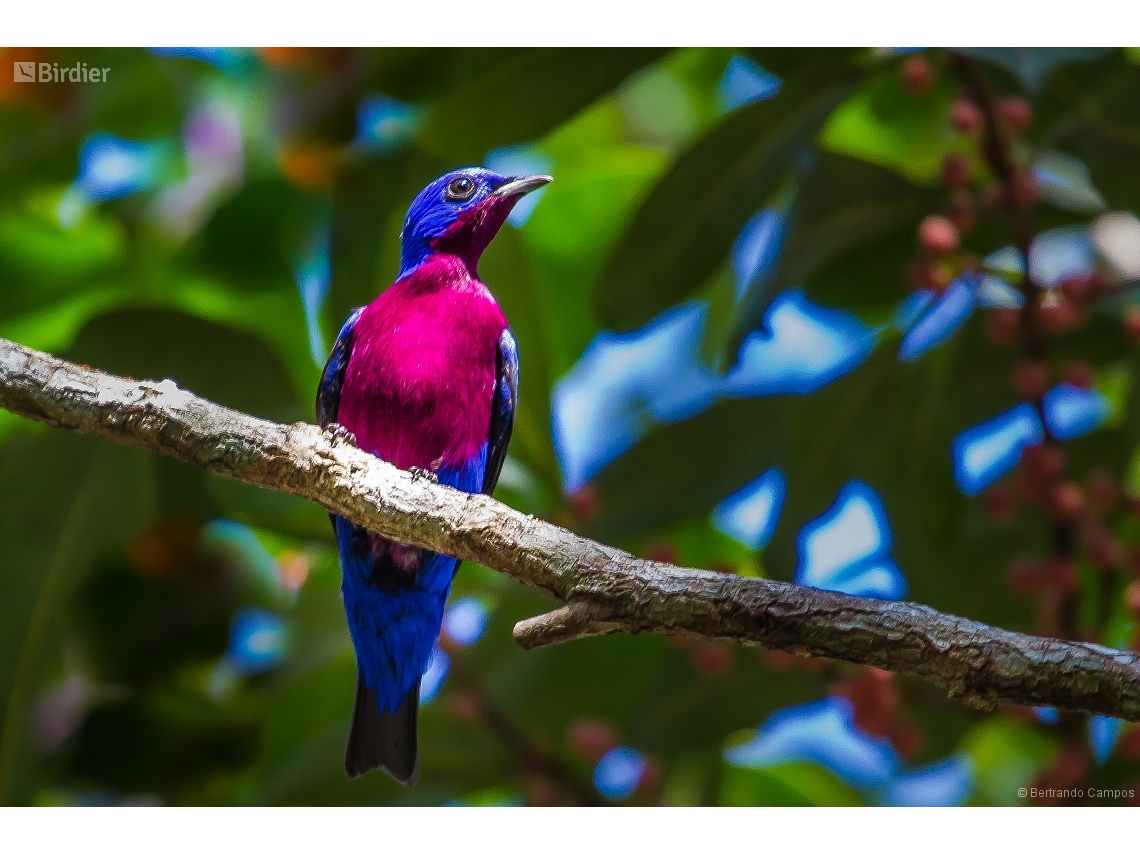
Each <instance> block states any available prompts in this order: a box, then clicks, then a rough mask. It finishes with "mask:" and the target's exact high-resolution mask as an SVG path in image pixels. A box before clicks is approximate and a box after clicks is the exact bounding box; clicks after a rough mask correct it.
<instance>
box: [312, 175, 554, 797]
mask: <svg viewBox="0 0 1140 855" xmlns="http://www.w3.org/2000/svg"><path fill="white" fill-rule="evenodd" d="M550 180H551V179H550V178H549V177H548V176H545V175H531V176H526V177H522V178H511V177H504V176H501V175H496V174H495V173H494V172H490V171H488V170H486V169H480V168H476V167H472V168H468V169H460V170H457V171H455V172H449V173H448V174H446V175H444V176H442V177H441V178H438V179H436V180H435V181H433V182H432V183H431V184H429V185H428V186H427V187H425V188H424V189H423V190H422V191H421V192H420V194H419V195H418V196H416V198H415V200H414V201H413V202H412V205H411V208H409V209H408V216H407V219H406V220H405V221H404V229H403V231H402V232H401V234H400V240H401V254H400V275H399V277H398V278H397V279H396V282H395V283H394V284H393V285H392V286H391V287H390V288H388V289H387V290H385V291H384V292H383V293H382V294H381V295H380V296H379V297H377V298H376V299H375V300H373V301H372V302H371V303H370V304H368V305H367V306H364V307H363V308H360V309H357V310H355V311H354V312H353V313H352V314H351V315H350V316H349V318H348V320H347V321H346V322H345V324H344V327H343V328H342V329H341V331H340V335H339V336H337V340H336V344H335V345H333V349H332V353H331V354H330V356H329V359H328V363H327V364H326V365H325V370H324V373H323V374H322V376H321V384H320V388H319V389H318V391H317V420H318V421H319V422H320V424H321V426H322V427H324V428H325V429H326V432H328V433H329V434H330V436H332V437H333V438H334V440H335V439H338V438H341V439H347V440H348V441H354V442H355V443H356V445H357V446H358V447H359V448H361V449H363V450H364V451H367V452H369V453H371V454H375V455H376V456H377V457H380V458H382V459H384V460H387V461H388V462H389V463H392V464H394V465H395V466H398V467H400V468H402V469H410V470H412V471H413V472H417V473H419V474H421V475H426V476H428V477H431V478H433V479H435V480H438V482H439V483H441V484H447V485H448V486H451V487H454V488H456V489H458V490H464V491H466V492H468V493H487V494H490V493H491V492H492V491H493V490H494V489H495V483H496V482H497V481H498V479H499V472H500V471H501V470H502V467H503V460H504V459H505V457H506V453H507V443H508V442H509V440H510V437H511V427H512V425H513V423H514V417H515V403H516V398H517V395H518V352H517V349H516V345H515V339H514V336H513V335H511V331H510V329H509V328H508V327H507V321H506V318H504V317H503V313H502V310H501V309H500V308H499V305H498V303H496V302H495V298H494V296H492V294H491V292H490V290H488V288H487V286H486V285H484V284H483V283H482V282H481V281H480V280H479V273H478V264H479V257H480V256H481V255H482V253H483V250H485V249H486V248H487V245H488V244H489V243H490V242H491V239H492V238H494V236H495V235H496V233H497V232H498V231H499V229H500V227H502V225H503V223H504V222H505V221H506V219H507V215H508V214H510V212H511V209H512V208H513V207H514V206H515V203H516V202H517V201H518V200H519V199H520V198H521V197H522V196H523V195H524V194H526V193H529V192H530V191H532V190H536V189H538V188H539V187H542V186H543V185H545V184H547V183H548V182H549V181H550ZM332 524H333V530H334V532H335V534H336V540H337V548H338V552H339V555H340V566H341V576H342V581H341V595H342V597H343V599H344V611H345V615H346V616H347V618H348V628H349V633H350V634H351V636H352V644H353V647H354V648H355V650H356V674H357V677H356V702H355V706H354V708H353V713H352V724H351V726H350V730H349V735H348V745H347V747H346V749H345V755H344V768H345V771H346V772H347V773H348V775H349V777H350V778H355V777H357V776H358V775H363V774H364V773H365V772H367V771H368V770H370V769H374V768H376V767H380V768H382V769H384V770H385V771H386V772H388V774H390V775H391V776H392V777H393V778H395V779H396V780H398V781H400V782H402V783H404V784H406V785H408V786H411V785H412V784H414V783H415V782H416V780H417V779H418V778H419V759H418V752H417V745H416V716H417V712H418V709H419V689H420V678H421V677H422V676H423V673H424V670H425V669H426V668H427V666H428V663H429V661H430V659H431V655H432V649H433V647H434V646H435V643H436V640H437V639H438V638H439V631H440V624H441V623H442V621H443V608H444V603H445V601H446V600H447V594H448V590H449V589H450V587H451V580H452V578H453V577H454V575H455V571H456V568H457V567H458V565H459V562H458V560H457V559H455V558H452V557H450V556H447V555H440V554H438V553H435V552H429V551H427V550H424V549H419V548H417V547H414V546H407V545H405V544H401V543H396V542H394V541H391V540H388V539H387V538H384V537H380V536H379V535H377V534H374V533H372V532H369V531H367V530H366V529H363V528H361V527H360V526H357V525H353V524H352V523H350V522H349V521H348V520H346V519H344V518H343V517H340V516H336V515H332Z"/></svg>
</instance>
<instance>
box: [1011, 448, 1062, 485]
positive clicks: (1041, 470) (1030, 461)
mask: <svg viewBox="0 0 1140 855" xmlns="http://www.w3.org/2000/svg"><path fill="white" fill-rule="evenodd" d="M1021 459H1022V461H1023V462H1024V463H1025V465H1026V468H1028V470H1029V471H1030V472H1032V473H1033V474H1034V475H1035V476H1037V477H1039V478H1042V479H1044V480H1046V481H1050V480H1052V479H1054V478H1056V477H1057V476H1058V475H1060V474H1061V473H1062V472H1063V471H1064V470H1065V454H1064V452H1062V451H1061V449H1059V448H1058V447H1057V446H1055V445H1031V446H1029V447H1028V448H1027V449H1025V451H1024V452H1023V453H1022V455H1021Z"/></svg>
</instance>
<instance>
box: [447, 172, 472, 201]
mask: <svg viewBox="0 0 1140 855" xmlns="http://www.w3.org/2000/svg"><path fill="white" fill-rule="evenodd" d="M474 195H475V182H474V181H472V180H471V179H470V178H466V177H461V178H453V179H452V180H451V181H450V183H448V185H447V198H448V199H450V200H451V201H453V202H466V201H467V200H468V199H470V198H471V197H472V196H474Z"/></svg>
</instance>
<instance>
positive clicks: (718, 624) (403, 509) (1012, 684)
mask: <svg viewBox="0 0 1140 855" xmlns="http://www.w3.org/2000/svg"><path fill="white" fill-rule="evenodd" d="M0 406H2V407H4V408H5V409H8V410H10V411H12V412H14V413H16V414H18V415H21V416H24V417H26V418H30V419H35V420H37V421H40V422H44V423H46V424H49V425H52V426H54V427H62V428H66V429H69V430H74V431H78V432H80V433H84V434H88V435H91V436H97V437H101V438H103V439H106V440H110V441H112V442H118V443H122V444H125V445H131V446H134V447H136V448H144V449H148V450H150V451H154V452H158V453H159V454H165V455H168V456H170V457H175V458H177V459H179V460H182V461H185V462H186V463H190V464H192V465H194V466H199V467H202V468H203V469H207V470H209V471H211V472H215V473H218V474H220V475H225V476H227V477H230V478H235V479H237V480H240V481H245V482H247V483H250V484H256V485H258V486H261V487H265V488H268V489H271V490H279V491H281V492H285V493H290V494H292V495H295V496H301V497H303V498H306V499H309V500H311V501H314V502H316V503H318V504H320V505H321V506H323V507H324V508H326V509H328V510H329V511H333V512H335V513H338V514H343V515H344V516H345V517H347V518H349V519H351V520H352V521H353V522H356V523H359V524H361V525H364V526H367V527H368V528H370V529H372V530H373V531H376V532H379V533H380V534H383V535H385V536H387V537H391V538H393V539H396V540H400V541H404V542H406V543H410V544H414V545H416V546H420V547H425V548H428V549H432V550H436V551H439V552H445V553H448V554H451V555H454V556H457V557H459V558H462V559H465V560H470V561H476V562H478V563H480V564H483V565H486V566H487V567H491V568H493V569H495V570H498V571H499V572H501V573H504V574H506V575H508V576H510V577H512V578H513V579H516V580H518V581H519V582H522V583H524V584H526V585H529V586H531V587H533V588H536V589H538V590H539V591H542V592H545V593H547V594H549V595H550V596H552V597H555V598H557V599H559V600H561V601H563V602H564V603H566V605H565V606H563V607H562V608H559V609H556V610H555V611H553V612H551V613H549V614H545V615H540V616H538V617H536V618H531V619H529V620H525V621H522V622H520V623H519V624H518V626H516V627H515V638H516V639H517V640H518V642H519V643H520V644H521V645H522V646H523V647H526V648H535V647H540V646H542V645H544V644H552V643H558V642H563V641H568V640H571V639H575V638H583V637H586V636H592V635H605V634H611V633H619V632H625V633H637V632H656V633H662V634H671V635H690V636H696V637H701V638H709V639H722V640H725V641H734V642H739V643H744V644H754V645H759V646H761V647H765V648H768V649H771V650H782V651H787V652H790V653H797V654H802V655H807V656H818V657H825V658H829V659H836V660H841V661H845V662H853V663H858V664H862V665H873V666H875V667H878V668H884V669H888V670H891V671H898V672H902V673H906V674H912V675H916V676H918V677H921V678H924V679H926V680H929V681H930V682H932V683H935V684H937V685H939V686H942V687H943V688H945V689H947V690H948V692H949V694H950V695H951V696H952V697H957V698H960V699H961V700H962V701H964V702H966V703H968V704H970V705H972V706H976V707H980V708H991V707H993V706H995V705H997V704H1001V703H1011V704H1025V705H1049V706H1055V707H1058V708H1061V709H1070V710H1081V711H1086V712H1090V713H1103V714H1106V715H1113V716H1119V717H1121V718H1125V719H1130V720H1132V721H1140V656H1137V655H1136V654H1133V653H1127V652H1122V651H1118V650H1111V649H1108V648H1105V647H1101V646H1099V645H1096V644H1084V643H1077V642H1067V641H1059V640H1054V639H1047V638H1038V637H1034V636H1029V635H1023V634H1020V633H1016V632H1010V631H1007V630H1003V629H998V628H995V627H991V626H987V625H985V624H981V623H977V622H974V621H971V620H966V619H964V618H960V617H954V616H952V615H947V614H942V613H940V612H938V611H935V610H934V609H931V608H928V607H926V606H922V605H917V604H915V603H905V602H904V603H894V602H883V601H880V600H873V599H866V598H860V597H850V596H846V595H844V594H837V593H832V592H828V591H819V590H815V589H812V588H805V587H801V586H798V585H792V584H788V583H786V582H775V581H770V580H766V579H749V578H742V577H738V576H733V575H730V574H724V573H712V572H708V571H706V570H695V569H689V568H681V567H674V566H671V565H669V564H664V563H661V562H657V561H647V560H642V559H638V558H635V557H633V556H632V555H629V554H628V553H626V552H623V551H621V550H618V549H614V548H612V547H609V546H605V545H603V544H600V543H596V542H594V541H591V540H588V539H586V538H583V537H580V536H578V535H576V534H574V533H572V532H570V531H567V530H566V529H563V528H559V527H558V526H555V525H553V524H551V523H549V522H546V521H544V520H540V519H535V518H534V517H531V516H528V515H526V514H522V513H520V512H518V511H516V510H513V509H512V508H509V507H507V506H506V505H503V504H501V503H500V502H497V501H495V500H494V499H492V498H489V497H487V496H482V495H469V494H466V493H462V492H458V491H456V490H452V489H450V488H448V487H443V486H440V485H438V484H435V483H433V482H432V481H430V480H428V479H426V478H422V477H416V476H414V475H412V474H410V473H408V472H404V471H401V470H399V469H396V468H395V467H393V466H391V465H389V464H387V463H385V462H383V461H381V460H378V459H376V458H375V457H372V456H371V455H369V454H366V453H365V452H362V451H360V450H359V449H356V448H353V447H351V446H347V445H344V444H334V443H333V442H331V441H330V440H329V439H328V437H326V436H325V434H323V433H322V431H321V430H320V429H319V428H317V427H315V426H314V425H310V424H304V423H297V424H293V425H280V424H274V423H272V422H267V421H263V420H262V419H257V418H254V417H252V416H249V415H245V414H244V413H239V412H236V411H234V410H230V409H227V408H225V407H221V406H219V405H217V404H213V403H211V402H209V401H206V400H204V399H202V398H199V397H196V396H195V395H192V394H191V393H189V392H186V391H184V390H182V389H180V388H178V386H177V385H175V384H174V383H173V382H172V381H170V380H164V381H162V382H160V383H159V382H150V381H143V382H135V381H132V380H127V379H124V378H121V377H115V376H112V375H109V374H105V373H103V372H101V371H97V370H93V369H90V368H87V367H82V366H78V365H74V364H72V363H69V362H65V361H63V360H60V359H57V358H55V357H53V356H50V355H48V354H44V353H40V352H38V351H34V350H31V349H29V348H25V347H22V346H20V345H17V344H13V343H12V342H8V341H5V340H3V339H0Z"/></svg>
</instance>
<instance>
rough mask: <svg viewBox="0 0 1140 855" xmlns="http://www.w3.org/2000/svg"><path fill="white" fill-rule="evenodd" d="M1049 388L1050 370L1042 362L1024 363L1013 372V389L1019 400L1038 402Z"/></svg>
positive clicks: (1030, 361) (1031, 361)
mask: <svg viewBox="0 0 1140 855" xmlns="http://www.w3.org/2000/svg"><path fill="white" fill-rule="evenodd" d="M1048 388H1049V369H1048V367H1047V366H1046V365H1045V363H1044V362H1041V361H1040V360H1029V361H1026V362H1022V363H1021V364H1020V365H1018V366H1017V368H1016V369H1014V372H1013V389H1014V391H1015V392H1017V395H1018V397H1019V398H1021V399H1022V400H1025V401H1036V400H1038V399H1039V398H1040V397H1041V396H1042V395H1044V394H1045V390H1046V389H1048Z"/></svg>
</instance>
